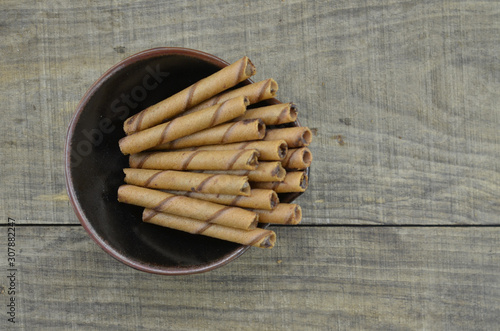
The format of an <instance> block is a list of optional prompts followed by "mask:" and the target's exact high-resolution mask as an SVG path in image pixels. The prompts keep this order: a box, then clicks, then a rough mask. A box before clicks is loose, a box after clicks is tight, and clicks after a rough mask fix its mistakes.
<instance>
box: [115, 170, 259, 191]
mask: <svg viewBox="0 0 500 331" xmlns="http://www.w3.org/2000/svg"><path fill="white" fill-rule="evenodd" d="M123 172H124V173H125V183H127V184H132V185H137V186H142V187H148V188H154V189H163V190H180V191H191V192H200V193H214V194H219V193H220V194H230V195H245V196H249V195H250V184H248V177H246V176H234V175H226V174H222V175H215V174H203V173H196V172H187V171H175V170H150V169H134V168H126V169H123Z"/></svg>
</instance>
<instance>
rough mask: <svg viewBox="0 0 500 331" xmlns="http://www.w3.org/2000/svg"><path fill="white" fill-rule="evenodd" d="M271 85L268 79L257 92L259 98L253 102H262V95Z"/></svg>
mask: <svg viewBox="0 0 500 331" xmlns="http://www.w3.org/2000/svg"><path fill="white" fill-rule="evenodd" d="M271 83H272V81H271V80H270V79H269V80H268V82H267V83H266V84H264V86H262V88H261V89H260V91H259V96H258V97H257V100H255V102H259V101H260V100H262V99H263V98H264V95H265V94H266V90H267V88H268V87H269V86H270V85H271Z"/></svg>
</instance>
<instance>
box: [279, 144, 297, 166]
mask: <svg viewBox="0 0 500 331" xmlns="http://www.w3.org/2000/svg"><path fill="white" fill-rule="evenodd" d="M297 152H299V153H300V152H301V148H297V149H295V150H294V151H293V152H292V153H291V154H290V156H289V157H288V155H287V158H286V160H283V166H284V167H287V166H288V165H289V164H290V161H291V160H292V158H294V157H295V154H297Z"/></svg>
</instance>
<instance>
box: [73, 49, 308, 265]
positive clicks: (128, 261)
mask: <svg viewBox="0 0 500 331" xmlns="http://www.w3.org/2000/svg"><path fill="white" fill-rule="evenodd" d="M165 55H184V56H188V57H195V58H198V59H201V60H203V61H206V62H209V63H211V64H214V65H216V66H218V67H221V68H222V67H225V66H227V65H229V63H228V62H227V61H224V60H222V59H221V58H219V57H217V56H215V55H212V54H209V53H205V52H203V51H199V50H195V49H190V48H184V47H157V48H151V49H147V50H144V51H141V52H138V53H136V54H133V55H131V56H129V57H127V58H125V59H123V60H121V61H120V62H118V63H117V64H115V65H114V66H112V67H111V68H110V69H108V70H107V71H106V72H105V73H104V74H102V75H101V76H100V77H99V78H98V79H97V80H96V81H95V82H94V83H93V84H92V85H91V86H90V88H89V89H88V90H87V91H86V92H85V94H84V96H83V97H82V99H81V100H80V102H79V103H78V105H77V107H76V110H75V112H74V114H73V117H72V119H71V121H70V123H69V126H68V131H67V134H66V141H65V145H64V162H65V166H64V175H65V181H66V190H67V193H68V197H69V200H70V203H71V205H72V207H73V209H74V211H75V214H76V216H77V217H78V219H79V221H80V224H81V225H82V226H83V228H84V229H85V230H86V231H87V233H88V234H89V236H90V237H91V238H92V239H93V240H94V241H95V242H96V243H97V244H98V246H100V247H101V248H102V249H103V250H104V251H105V252H106V253H108V254H109V255H111V256H112V257H113V258H114V259H116V260H118V261H120V262H122V263H124V264H125V265H128V266H130V267H132V268H134V269H137V270H141V271H144V272H148V273H153V274H160V275H188V274H196V273H202V272H207V271H210V270H213V269H216V268H219V267H222V266H224V265H226V264H228V263H229V262H231V261H233V260H235V259H236V258H238V257H239V256H241V255H242V254H243V253H245V252H246V251H247V250H248V249H249V248H250V246H244V245H241V246H240V247H238V248H236V249H235V250H234V251H232V252H230V253H228V254H226V255H224V256H222V257H221V258H219V259H217V260H214V261H211V262H209V263H206V264H203V265H193V266H185V267H182V266H179V267H166V266H165V267H164V266H157V265H152V264H148V263H144V262H142V261H138V260H136V259H132V258H130V257H128V256H126V255H125V254H122V253H120V252H119V251H117V250H116V249H114V248H113V247H112V246H111V245H110V244H109V243H108V242H107V241H106V240H105V239H103V238H101V237H100V236H99V235H98V234H97V232H96V231H95V230H94V228H93V226H92V225H91V223H90V221H89V220H88V219H87V217H86V216H85V213H84V212H83V210H82V207H81V206H80V203H79V201H78V199H77V197H76V192H75V188H74V186H73V184H72V180H71V166H70V164H71V163H70V158H71V138H72V136H73V134H74V131H75V127H76V124H77V123H78V119H79V117H80V115H81V113H82V111H83V109H84V107H85V105H86V104H87V103H88V101H89V100H90V98H91V97H92V96H93V94H94V93H95V92H96V91H97V90H98V89H99V87H100V86H101V85H102V84H103V83H104V82H105V81H106V80H107V79H108V78H109V77H110V76H112V75H113V74H114V73H116V72H117V71H119V70H120V69H122V68H124V67H126V66H128V65H130V64H133V63H135V62H137V61H142V60H145V59H149V58H153V57H160V56H165ZM246 83H247V84H249V83H253V81H252V80H250V79H248V80H247V81H246ZM269 101H270V102H272V103H280V102H279V101H278V100H276V99H271V100H269ZM294 125H295V126H300V123H299V122H298V121H296V122H295V123H294ZM306 172H307V174H309V168H307V169H306ZM299 195H301V194H300V193H299V194H294V195H293V196H290V197H289V198H288V199H286V200H288V202H291V201H292V200H295V198H297V197H298V196H299ZM264 227H267V225H264Z"/></svg>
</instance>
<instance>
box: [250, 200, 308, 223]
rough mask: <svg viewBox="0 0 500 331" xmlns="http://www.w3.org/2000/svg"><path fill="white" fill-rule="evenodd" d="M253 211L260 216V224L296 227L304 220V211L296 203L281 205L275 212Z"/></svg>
mask: <svg viewBox="0 0 500 331" xmlns="http://www.w3.org/2000/svg"><path fill="white" fill-rule="evenodd" d="M251 210H252V211H254V212H256V213H257V214H258V215H259V223H271V224H286V225H296V224H299V223H300V221H301V220H302V209H301V208H300V206H299V205H297V204H294V203H279V204H278V205H277V206H276V208H274V209H273V210H262V209H251Z"/></svg>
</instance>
